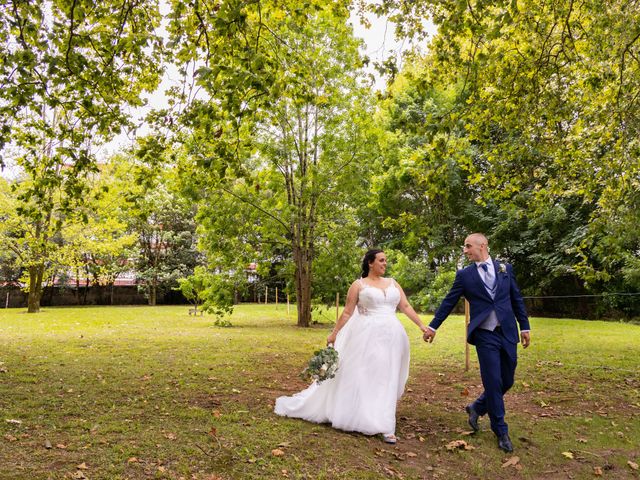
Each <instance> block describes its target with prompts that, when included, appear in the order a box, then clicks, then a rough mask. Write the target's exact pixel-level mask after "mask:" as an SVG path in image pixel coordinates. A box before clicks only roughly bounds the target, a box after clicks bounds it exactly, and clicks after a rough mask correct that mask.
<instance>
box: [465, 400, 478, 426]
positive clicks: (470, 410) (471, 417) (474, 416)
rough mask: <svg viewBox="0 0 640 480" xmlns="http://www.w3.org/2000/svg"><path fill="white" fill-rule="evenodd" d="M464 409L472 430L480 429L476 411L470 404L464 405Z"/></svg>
mask: <svg viewBox="0 0 640 480" xmlns="http://www.w3.org/2000/svg"><path fill="white" fill-rule="evenodd" d="M464 409H465V410H466V411H467V413H468V414H469V426H470V427H471V428H472V429H473V431H474V432H477V431H478V430H480V427H479V426H478V418H480V415H478V413H477V412H476V411H475V410H474V409H473V407H472V406H471V404H469V405H467V406H466V407H464Z"/></svg>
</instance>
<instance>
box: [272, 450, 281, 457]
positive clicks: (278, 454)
mask: <svg viewBox="0 0 640 480" xmlns="http://www.w3.org/2000/svg"><path fill="white" fill-rule="evenodd" d="M271 455H273V456H274V457H282V456H284V451H283V450H280V449H279V448H274V449H273V450H271Z"/></svg>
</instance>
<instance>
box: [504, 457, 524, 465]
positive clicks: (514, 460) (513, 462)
mask: <svg viewBox="0 0 640 480" xmlns="http://www.w3.org/2000/svg"><path fill="white" fill-rule="evenodd" d="M519 461H520V457H517V456H513V457H511V458H509V459H508V460H507V461H506V462H504V463H503V464H502V468H507V467H515V466H516V465H518V462H519Z"/></svg>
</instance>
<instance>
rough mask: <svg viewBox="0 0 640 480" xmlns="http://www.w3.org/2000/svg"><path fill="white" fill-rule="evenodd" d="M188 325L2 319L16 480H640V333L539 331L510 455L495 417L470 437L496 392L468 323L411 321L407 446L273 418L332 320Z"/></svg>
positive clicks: (526, 355) (140, 316)
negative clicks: (485, 398)
mask: <svg viewBox="0 0 640 480" xmlns="http://www.w3.org/2000/svg"><path fill="white" fill-rule="evenodd" d="M187 310H188V307H186V306H180V307H95V308H46V309H45V310H44V311H43V312H42V313H40V314H38V315H28V314H26V313H23V311H22V310H18V309H9V310H0V480H9V479H12V480H13V479H29V480H31V479H63V478H67V479H72V478H76V479H82V478H88V479H125V478H126V479H146V478H157V479H162V478H166V479H180V478H183V479H185V480H205V479H206V480H214V479H245V478H247V479H252V478H255V479H258V478H288V479H298V478H305V479H375V478H405V479H421V478H429V479H431V478H437V479H476V478H477V479H494V478H523V479H526V478H531V479H537V478H545V479H555V478H571V479H581V478H598V477H602V478H615V479H619V478H640V471H639V470H638V469H637V468H638V466H637V464H639V463H640V440H639V439H640V374H639V368H638V367H639V363H640V326H638V325H633V324H624V323H611V322H598V321H580V320H555V319H544V318H533V319H532V328H533V331H532V346H531V347H530V348H529V349H527V350H522V349H520V350H519V354H520V357H519V366H518V371H517V374H516V385H515V386H514V388H513V389H512V390H511V392H509V394H507V397H506V403H507V414H508V416H507V421H508V422H509V424H510V430H511V437H512V440H513V442H514V446H515V449H516V451H515V453H514V455H505V454H503V453H502V452H501V451H499V450H498V449H497V446H496V442H495V438H494V436H493V434H492V433H491V432H490V430H489V426H488V420H487V419H482V420H481V428H482V430H481V431H480V432H479V433H478V434H476V435H469V434H468V432H467V430H468V427H467V425H466V415H465V414H464V405H466V404H467V403H469V401H470V399H471V398H473V397H475V396H476V395H477V394H478V393H479V392H480V390H481V387H480V380H479V373H478V367H477V361H476V358H475V351H474V350H473V348H472V349H471V354H472V357H471V358H472V362H471V369H470V371H469V372H465V371H464V343H463V338H464V335H463V328H464V327H463V320H462V318H461V317H451V318H450V319H449V320H447V322H445V324H444V325H443V326H442V327H441V328H440V329H439V331H438V336H437V338H436V341H435V343H433V344H431V345H427V344H425V343H423V342H422V341H421V336H420V335H419V333H420V332H419V331H418V329H417V328H416V327H415V326H414V325H413V324H412V323H411V322H409V321H408V320H406V319H405V318H403V323H404V324H405V327H406V329H407V332H408V333H409V337H410V339H411V354H412V360H411V375H410V379H409V383H408V385H407V392H406V394H405V396H404V397H403V399H402V400H401V402H400V404H399V407H398V427H397V433H398V436H399V437H400V441H399V443H398V444H397V445H396V446H389V445H386V444H384V443H382V441H381V440H380V439H379V438H378V437H366V436H364V435H360V434H352V433H345V432H340V431H336V430H333V429H331V428H330V427H328V426H326V425H315V424H311V423H307V422H304V421H300V420H295V419H287V418H281V417H278V416H276V415H274V414H273V413H272V409H273V404H274V400H275V398H276V397H277V396H280V395H283V394H291V393H293V392H296V391H298V390H301V389H302V388H303V387H304V386H305V385H304V382H302V381H301V380H300V379H299V378H298V372H300V371H301V370H302V368H303V367H304V365H305V363H306V361H307V360H308V358H309V357H310V356H311V354H312V353H313V350H315V349H317V348H319V347H321V346H323V345H324V340H325V338H326V335H327V333H328V331H329V329H330V326H329V325H328V322H329V321H330V319H331V318H332V317H333V315H331V313H330V312H329V313H325V314H324V315H323V316H322V317H323V318H324V320H323V321H324V322H326V323H325V324H321V325H317V326H315V327H314V328H310V329H300V328H297V327H295V325H294V323H295V320H294V318H293V311H292V314H291V316H290V317H289V318H287V315H286V307H285V308H283V307H282V306H280V308H279V310H276V309H275V306H274V305H269V306H257V305H242V306H239V307H237V308H236V310H235V313H234V315H233V316H232V317H231V319H230V320H231V322H232V324H233V327H231V328H220V327H215V326H214V325H213V321H214V319H213V318H212V317H207V316H204V317H196V318H194V317H190V316H189V315H188V314H187ZM425 320H428V317H425ZM454 440H463V441H464V442H466V443H467V445H468V446H469V447H468V448H469V449H468V450H463V449H456V450H448V449H447V445H448V444H449V443H450V442H452V441H454ZM516 457H517V458H516ZM570 457H572V458H570Z"/></svg>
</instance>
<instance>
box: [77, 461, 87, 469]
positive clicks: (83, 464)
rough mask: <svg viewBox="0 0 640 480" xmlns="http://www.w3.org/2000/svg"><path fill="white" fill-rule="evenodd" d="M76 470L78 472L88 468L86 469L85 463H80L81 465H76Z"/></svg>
mask: <svg viewBox="0 0 640 480" xmlns="http://www.w3.org/2000/svg"><path fill="white" fill-rule="evenodd" d="M76 468H77V469H78V470H88V469H89V467H87V464H86V463H84V462H82V463H81V464H80V465H78V466H77V467H76Z"/></svg>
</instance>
